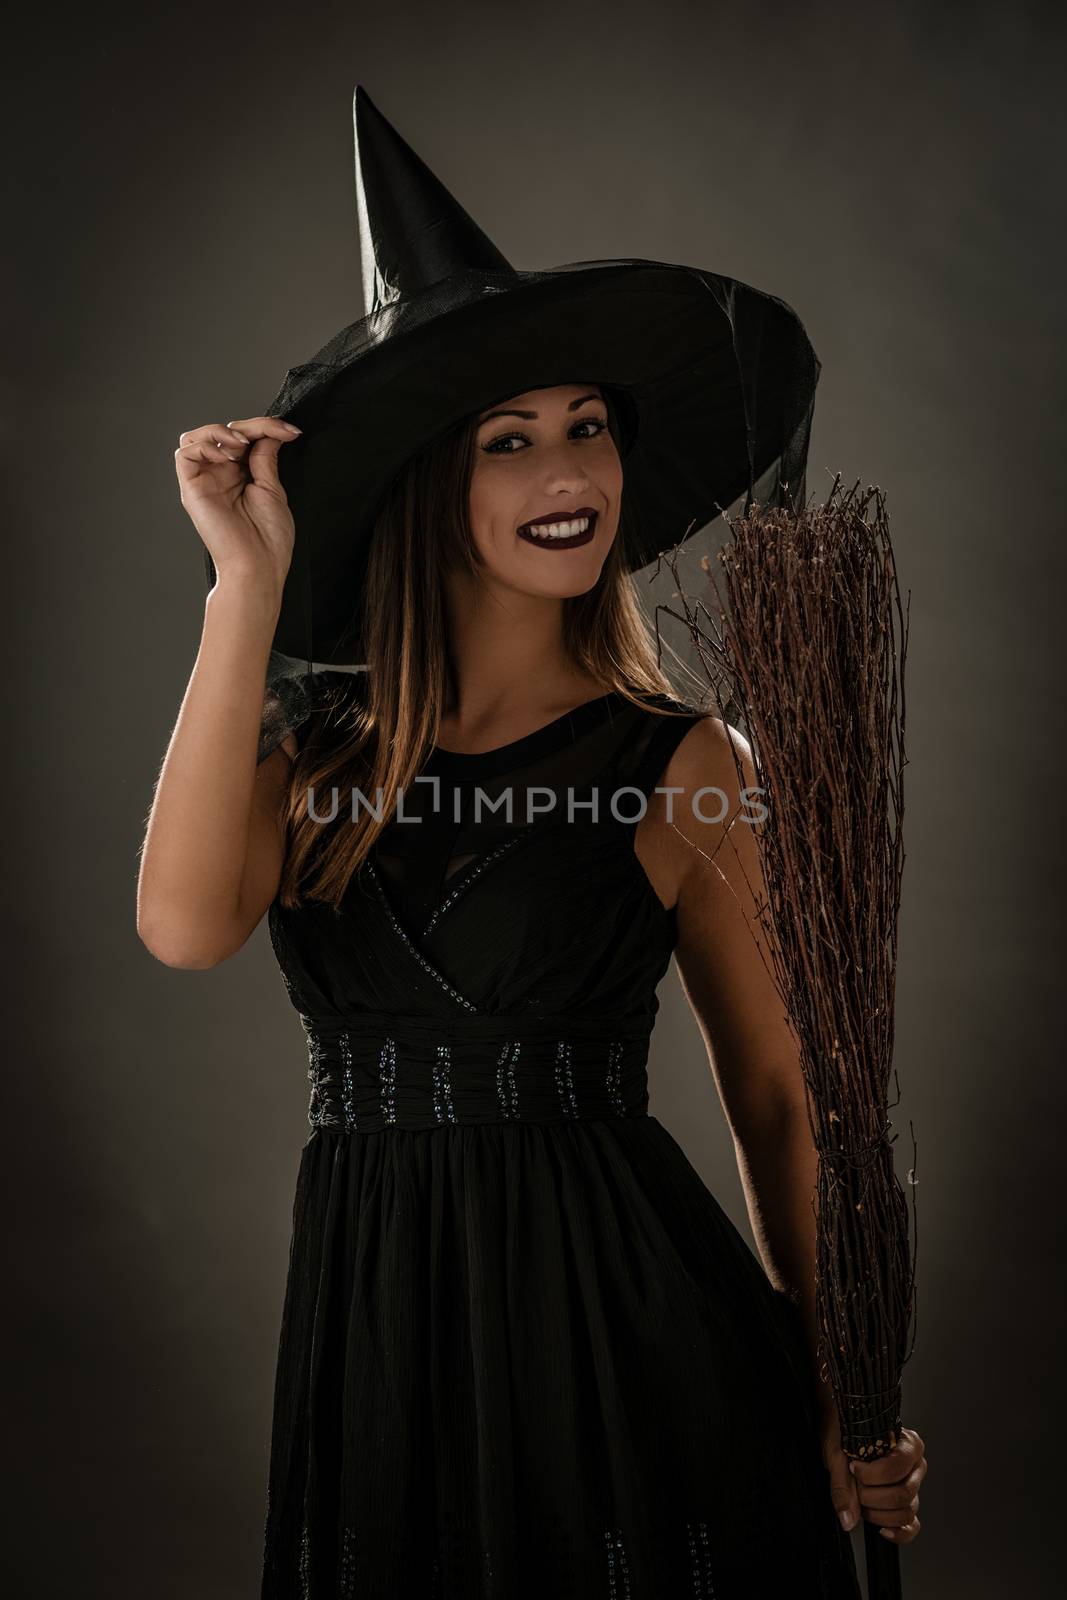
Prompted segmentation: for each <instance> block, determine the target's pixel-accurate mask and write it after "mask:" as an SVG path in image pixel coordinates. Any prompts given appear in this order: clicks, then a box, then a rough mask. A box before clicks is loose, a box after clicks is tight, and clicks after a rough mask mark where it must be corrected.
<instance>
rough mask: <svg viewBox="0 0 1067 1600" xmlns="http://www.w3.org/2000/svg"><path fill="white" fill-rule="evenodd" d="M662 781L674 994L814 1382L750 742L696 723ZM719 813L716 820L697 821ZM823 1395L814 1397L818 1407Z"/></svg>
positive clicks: (786, 1048) (799, 1195)
mask: <svg viewBox="0 0 1067 1600" xmlns="http://www.w3.org/2000/svg"><path fill="white" fill-rule="evenodd" d="M731 741H732V742H733V745H734V748H735V749H736V751H737V754H738V756H739V758H740V760H741V765H742V770H743V772H744V784H740V783H739V782H738V778H737V773H736V770H735V766H734V757H733V754H732V753H731V749H730V742H731ZM662 781H663V784H664V786H668V785H677V786H679V787H680V788H681V789H682V791H683V792H682V793H681V794H679V795H676V796H674V801H673V824H674V825H673V827H670V826H669V825H668V826H661V827H660V828H659V829H657V832H658V834H659V836H660V838H661V839H662V841H663V843H662V844H661V846H660V854H661V856H662V858H663V859H664V861H665V862H669V868H668V869H667V875H668V876H669V877H670V878H671V880H672V881H673V883H674V885H675V887H676V889H677V906H678V911H677V917H678V922H677V926H678V945H677V948H676V951H675V959H676V961H677V964H678V970H679V974H680V977H681V980H682V987H683V991H684V992H685V995H686V998H687V999H688V1001H689V1004H690V1006H691V1007H692V1010H693V1014H694V1016H695V1017H696V1020H697V1022H698V1024H699V1027H700V1030H701V1034H702V1036H703V1038H704V1042H705V1044H706V1046H707V1050H708V1060H709V1063H710V1065H711V1069H712V1073H713V1075H714V1078H715V1082H716V1086H717V1089H718V1092H719V1097H720V1099H721V1101H722V1105H723V1110H724V1112H725V1114H726V1118H727V1122H728V1124H729V1126H730V1130H731V1133H732V1134H733V1139H734V1148H735V1152H736V1157H737V1165H738V1171H739V1173H740V1177H741V1183H742V1187H743V1189H744V1194H745V1203H746V1206H747V1208H748V1214H749V1219H750V1221H751V1224H752V1232H753V1235H754V1237H755V1240H756V1245H757V1248H758V1250H759V1253H760V1257H761V1259H762V1261H763V1264H764V1267H765V1269H766V1272H767V1276H768V1277H769V1279H770V1280H771V1282H772V1283H773V1284H774V1286H775V1287H776V1288H778V1289H781V1290H783V1291H784V1292H785V1293H786V1294H787V1295H789V1297H790V1299H792V1300H793V1301H794V1303H795V1304H796V1305H797V1306H798V1308H799V1309H800V1311H801V1312H802V1315H803V1318H804V1325H805V1328H806V1331H807V1334H808V1338H809V1343H810V1350H811V1355H812V1372H813V1377H814V1375H815V1351H816V1320H815V1216H814V1210H813V1201H814V1194H815V1181H816V1170H817V1156H816V1152H815V1147H814V1143H813V1140H812V1135H811V1129H810V1127H809V1124H808V1115H807V1103H806V1095H805V1088H804V1080H803V1077H802V1074H801V1069H800V1057H799V1045H798V1042H797V1040H796V1036H795V1034H794V1032H793V1030H792V1028H791V1026H790V1025H789V1023H788V1021H787V1020H786V1017H785V1007H784V1005H783V1003H782V1001H781V999H780V997H779V995H778V992H777V989H776V988H775V986H774V983H773V980H772V977H771V975H770V972H769V971H768V967H769V966H770V953H769V951H768V950H767V949H766V942H767V941H766V935H765V933H764V932H763V930H762V929H761V928H760V926H759V922H758V918H757V915H756V904H757V899H762V897H763V880H762V875H761V871H760V861H759V853H758V843H757V838H756V831H755V829H754V827H753V826H752V823H751V821H746V820H744V819H745V817H746V816H747V817H751V816H752V810H751V807H748V808H746V807H745V806H744V805H743V803H742V799H741V790H742V788H743V787H744V785H752V786H754V785H755V782H756V777H755V771H754V769H753V766H752V758H751V753H750V751H749V747H748V744H747V742H746V741H745V740H744V739H743V738H742V736H741V735H740V734H739V733H737V731H736V730H733V729H730V730H728V729H727V727H726V724H725V723H723V722H722V720H721V719H720V718H718V717H709V718H706V719H705V720H704V721H703V722H700V723H697V724H696V725H695V727H694V728H693V729H692V730H691V732H690V733H688V734H687V735H686V737H685V738H684V739H683V740H682V742H681V744H680V745H679V746H678V749H677V751H676V752H675V756H674V759H673V760H672V762H671V763H670V766H669V767H668V769H667V772H666V773H665V774H664V777H663V780H662ZM709 785H711V786H714V787H715V788H717V789H718V790H721V791H723V795H724V796H725V799H723V798H722V796H720V795H719V794H716V793H711V794H706V795H705V796H704V797H703V798H698V799H697V800H696V802H695V804H696V811H695V813H694V798H693V797H694V796H695V795H696V793H697V791H698V790H700V789H703V788H706V787H707V786H709ZM662 803H663V804H665V802H662ZM720 814H721V815H722V820H721V821H703V820H702V815H703V816H706V817H716V816H719V815H720ZM694 846H695V847H696V848H694ZM709 857H712V858H713V859H711V860H709V859H708V858H709ZM757 938H758V940H759V946H757V943H756V940H757ZM761 949H762V952H763V953H762V954H761ZM765 960H766V963H767V965H765V964H764V962H765ZM827 1395H828V1391H826V1392H825V1393H824V1392H822V1391H821V1390H820V1395H819V1398H820V1399H821V1400H825V1399H826V1397H827Z"/></svg>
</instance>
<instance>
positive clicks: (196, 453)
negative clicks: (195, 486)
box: [174, 439, 246, 466]
mask: <svg viewBox="0 0 1067 1600" xmlns="http://www.w3.org/2000/svg"><path fill="white" fill-rule="evenodd" d="M245 448H246V447H245V446H244V445H239V446H237V447H236V449H240V450H244V449H245ZM236 449H235V450H233V451H231V450H228V449H223V447H222V446H221V445H218V444H216V443H215V442H214V441H213V440H211V439H205V440H200V439H192V440H190V441H189V443H188V444H182V445H179V446H178V448H177V450H175V452H174V458H175V460H176V461H177V462H182V461H186V462H193V463H195V464H197V465H204V464H205V463H206V464H207V465H208V466H211V465H213V464H214V463H215V462H217V461H240V459H241V457H240V456H239V455H237V454H236Z"/></svg>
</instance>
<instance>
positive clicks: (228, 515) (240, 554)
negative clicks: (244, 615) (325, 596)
mask: <svg viewBox="0 0 1067 1600" xmlns="http://www.w3.org/2000/svg"><path fill="white" fill-rule="evenodd" d="M299 434H300V429H299V428H296V427H294V426H293V424H292V423H291V422H282V421H281V420H280V419H279V418H277V417H248V418H246V419H244V420H243V421H238V422H228V423H226V425H225V426H223V424H222V423H221V422H207V423H205V424H204V426H203V427H201V428H193V429H191V430H190V432H188V433H183V434H182V435H181V437H180V440H179V444H178V449H177V450H176V451H175V452H174V465H175V469H176V471H177V474H178V483H179V485H180V488H181V502H182V505H183V506H184V507H185V510H186V511H187V512H188V514H189V516H190V518H191V519H192V522H193V525H194V527H195V528H196V530H197V532H198V533H199V535H200V537H201V539H202V540H203V542H204V544H205V545H206V546H207V549H208V552H209V554H210V556H211V559H212V561H213V562H214V563H215V571H216V572H217V573H218V574H219V577H220V578H221V577H222V575H223V573H226V574H227V575H229V574H231V573H236V574H237V575H238V576H239V577H241V578H245V577H248V576H254V577H265V578H267V579H268V580H269V581H270V582H271V583H272V584H277V586H278V587H279V589H280V588H281V586H282V585H283V584H284V582H285V576H286V573H287V572H288V570H289V564H290V562H291V560H292V555H293V538H294V533H295V528H294V524H293V516H292V512H291V511H290V510H289V502H288V500H287V498H286V494H285V490H284V489H283V488H282V485H281V482H280V480H279V478H278V451H279V450H280V449H281V447H282V445H283V444H285V443H287V442H288V441H289V440H292V439H296V438H298V437H299Z"/></svg>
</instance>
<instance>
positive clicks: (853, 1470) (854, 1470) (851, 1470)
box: [848, 1461, 857, 1477]
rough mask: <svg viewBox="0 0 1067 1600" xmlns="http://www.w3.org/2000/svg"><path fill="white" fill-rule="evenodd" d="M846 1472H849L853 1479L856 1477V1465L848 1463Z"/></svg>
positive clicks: (851, 1462) (852, 1462)
mask: <svg viewBox="0 0 1067 1600" xmlns="http://www.w3.org/2000/svg"><path fill="white" fill-rule="evenodd" d="M848 1470H849V1471H850V1472H851V1474H852V1476H853V1477H856V1476H857V1474H856V1463H855V1462H854V1461H850V1462H849V1464H848Z"/></svg>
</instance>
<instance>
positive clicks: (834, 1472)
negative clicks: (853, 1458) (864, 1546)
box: [827, 1449, 860, 1533]
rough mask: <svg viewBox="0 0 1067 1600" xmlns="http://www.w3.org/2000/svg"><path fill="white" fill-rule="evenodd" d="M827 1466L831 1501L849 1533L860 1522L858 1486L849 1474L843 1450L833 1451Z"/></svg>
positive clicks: (846, 1458) (839, 1519)
mask: <svg viewBox="0 0 1067 1600" xmlns="http://www.w3.org/2000/svg"><path fill="white" fill-rule="evenodd" d="M827 1466H828V1468H829V1472H830V1499H831V1500H832V1501H833V1507H834V1510H835V1511H836V1512H837V1516H838V1521H839V1522H840V1523H841V1526H842V1527H843V1528H844V1530H845V1532H846V1533H847V1532H848V1531H849V1530H850V1529H852V1528H854V1527H855V1526H856V1523H857V1522H858V1521H859V1516H860V1503H859V1494H858V1485H857V1483H856V1480H855V1479H854V1478H853V1477H852V1476H851V1475H850V1473H849V1470H848V1457H847V1456H846V1455H845V1453H844V1451H843V1450H837V1449H835V1450H832V1451H831V1452H830V1455H829V1458H828V1461H827Z"/></svg>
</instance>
